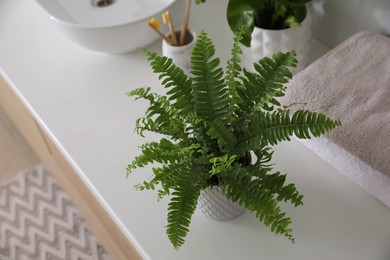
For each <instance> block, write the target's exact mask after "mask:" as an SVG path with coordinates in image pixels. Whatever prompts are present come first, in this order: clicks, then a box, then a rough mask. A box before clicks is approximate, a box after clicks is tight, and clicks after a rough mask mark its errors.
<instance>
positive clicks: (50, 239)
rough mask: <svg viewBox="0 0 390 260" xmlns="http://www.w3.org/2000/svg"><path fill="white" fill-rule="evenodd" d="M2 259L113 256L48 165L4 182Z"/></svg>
mask: <svg viewBox="0 0 390 260" xmlns="http://www.w3.org/2000/svg"><path fill="white" fill-rule="evenodd" d="M0 259H1V260H46V259H50V260H59V259H64V260H65V259H66V260H68V259H70V260H73V259H74V260H89V259H90V260H108V259H110V257H109V256H108V254H107V253H106V252H105V250H104V248H103V247H102V246H101V245H100V244H99V243H98V241H97V239H96V237H95V236H94V235H93V234H92V232H91V231H90V230H89V229H88V227H87V226H86V224H85V222H84V221H83V220H82V219H81V217H80V215H79V213H78V212H77V210H76V209H75V208H74V206H73V205H72V203H71V202H70V200H69V198H68V196H67V195H66V194H65V193H64V192H63V191H62V190H61V188H60V187H59V185H58V184H57V182H56V180H55V179H54V178H53V177H52V176H51V174H50V173H49V171H48V170H46V169H45V167H44V166H43V165H41V164H40V165H38V166H36V167H34V168H32V169H30V170H26V171H24V172H22V173H19V174H18V175H17V176H16V177H14V178H13V179H11V180H9V181H7V182H6V183H4V184H2V186H0Z"/></svg>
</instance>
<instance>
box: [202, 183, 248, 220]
mask: <svg viewBox="0 0 390 260" xmlns="http://www.w3.org/2000/svg"><path fill="white" fill-rule="evenodd" d="M197 209H198V211H200V212H202V213H203V214H204V215H205V216H207V217H209V218H211V219H214V220H229V219H233V218H236V217H238V216H241V215H242V214H243V213H244V212H245V211H246V208H245V207H243V206H241V205H240V204H239V203H233V202H231V201H230V200H228V198H226V196H225V194H223V193H222V191H221V189H220V188H219V187H208V188H206V189H204V190H202V191H201V193H200V196H199V199H198V207H197Z"/></svg>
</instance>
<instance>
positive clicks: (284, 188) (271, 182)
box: [247, 166, 303, 207]
mask: <svg viewBox="0 0 390 260" xmlns="http://www.w3.org/2000/svg"><path fill="white" fill-rule="evenodd" d="M247 170H248V172H249V173H250V175H251V176H252V177H255V178H257V179H258V180H259V183H261V188H262V189H268V190H270V192H271V193H272V194H274V195H275V196H276V197H277V200H278V201H284V202H287V201H290V202H291V204H293V205H294V206H295V207H297V206H299V205H302V204H303V203H302V199H303V195H301V194H300V193H299V192H298V190H297V188H296V187H295V185H294V184H292V183H291V184H287V185H285V182H286V174H281V173H280V172H276V173H269V171H270V170H272V169H271V168H263V167H260V168H258V167H255V166H249V167H247Z"/></svg>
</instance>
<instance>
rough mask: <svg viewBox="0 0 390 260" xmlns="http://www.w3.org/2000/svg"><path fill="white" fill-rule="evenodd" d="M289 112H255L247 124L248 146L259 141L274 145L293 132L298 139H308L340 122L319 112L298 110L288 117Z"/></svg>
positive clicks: (285, 139) (287, 137) (287, 138)
mask: <svg viewBox="0 0 390 260" xmlns="http://www.w3.org/2000/svg"><path fill="white" fill-rule="evenodd" d="M289 112H290V111H289V110H285V111H276V112H274V113H268V112H262V111H257V112H255V113H254V114H253V115H252V117H251V118H250V123H249V125H248V129H249V130H248V133H249V134H248V136H247V137H246V143H249V147H250V146H252V145H256V143H259V142H268V143H269V144H271V145H275V144H277V143H278V142H280V141H283V140H284V141H289V140H290V136H292V135H293V134H295V135H296V136H297V137H298V138H300V139H309V138H311V136H312V135H313V136H315V137H318V136H320V135H321V134H325V133H326V132H327V131H329V130H331V129H333V128H335V127H336V126H338V125H340V124H341V123H340V121H337V120H336V121H334V120H332V119H330V118H328V117H326V116H325V115H324V114H321V113H316V112H310V111H307V110H299V111H296V112H295V113H294V115H293V116H292V118H290V115H289ZM256 146H257V145H256Z"/></svg>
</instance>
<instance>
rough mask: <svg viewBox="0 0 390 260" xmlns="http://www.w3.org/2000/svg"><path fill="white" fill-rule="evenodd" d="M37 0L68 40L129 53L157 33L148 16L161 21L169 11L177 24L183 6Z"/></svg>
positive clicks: (175, 1) (180, 2)
mask: <svg viewBox="0 0 390 260" xmlns="http://www.w3.org/2000/svg"><path fill="white" fill-rule="evenodd" d="M36 1H37V2H38V4H39V5H40V6H41V7H42V8H43V9H44V10H45V11H46V12H47V13H48V14H49V16H50V18H51V20H52V21H53V23H54V24H55V25H56V26H57V28H58V29H59V30H60V31H62V32H63V33H64V34H65V35H66V36H67V37H68V38H69V39H71V40H73V41H74V42H76V43H78V44H79V45H81V46H83V47H85V48H88V49H91V50H94V51H98V52H104V53H109V54H123V53H128V52H131V51H134V50H135V49H136V48H138V47H143V46H146V45H149V44H151V43H152V42H154V41H156V40H157V39H158V35H157V34H156V33H155V32H154V31H153V30H152V29H151V28H150V27H149V26H148V21H149V19H151V18H152V17H156V19H159V20H161V14H162V12H164V11H166V10H169V11H170V13H171V16H172V20H173V22H174V24H176V25H178V24H180V20H181V19H182V18H183V13H184V9H185V1H184V0H36ZM167 30H168V29H166V31H167ZM162 32H164V30H162Z"/></svg>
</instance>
